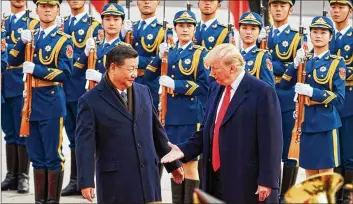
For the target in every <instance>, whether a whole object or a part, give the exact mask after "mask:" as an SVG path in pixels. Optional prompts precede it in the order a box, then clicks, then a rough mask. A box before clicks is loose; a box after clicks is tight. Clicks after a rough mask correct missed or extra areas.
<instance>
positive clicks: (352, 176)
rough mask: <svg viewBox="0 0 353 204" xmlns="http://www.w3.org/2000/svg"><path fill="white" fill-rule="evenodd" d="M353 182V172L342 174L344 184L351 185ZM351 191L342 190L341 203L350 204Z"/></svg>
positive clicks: (347, 171)
mask: <svg viewBox="0 0 353 204" xmlns="http://www.w3.org/2000/svg"><path fill="white" fill-rule="evenodd" d="M352 182H353V171H352V170H345V172H344V184H352ZM350 194H351V190H349V189H348V188H347V189H343V190H342V197H343V203H344V204H349V203H351V197H350Z"/></svg>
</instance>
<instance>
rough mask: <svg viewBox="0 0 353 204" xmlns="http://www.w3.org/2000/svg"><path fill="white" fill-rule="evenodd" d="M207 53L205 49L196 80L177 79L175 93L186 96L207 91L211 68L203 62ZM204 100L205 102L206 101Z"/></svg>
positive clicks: (200, 59) (198, 94)
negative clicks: (207, 67)
mask: <svg viewBox="0 0 353 204" xmlns="http://www.w3.org/2000/svg"><path fill="white" fill-rule="evenodd" d="M206 54H207V51H206V50H205V49H204V50H203V51H202V53H201V55H200V58H199V62H198V66H197V70H196V72H197V73H196V80H175V89H174V92H175V93H178V94H184V95H186V96H200V95H202V94H206V93H207V90H208V76H209V70H208V69H206V67H205V65H204V62H203V59H204V57H205V56H206ZM194 57H195V56H194ZM202 102H203V103H205V101H202Z"/></svg>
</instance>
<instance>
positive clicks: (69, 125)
mask: <svg viewBox="0 0 353 204" xmlns="http://www.w3.org/2000/svg"><path fill="white" fill-rule="evenodd" d="M77 103H78V101H73V102H67V103H66V109H67V115H66V117H65V131H66V134H67V137H68V138H69V141H70V144H69V147H70V149H72V148H75V130H76V118H77Z"/></svg>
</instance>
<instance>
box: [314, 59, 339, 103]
mask: <svg viewBox="0 0 353 204" xmlns="http://www.w3.org/2000/svg"><path fill="white" fill-rule="evenodd" d="M345 70H346V64H345V63H344V61H343V59H341V60H340V62H339V64H338V66H337V67H336V70H335V73H334V75H333V79H332V91H331V90H323V89H318V88H314V91H313V96H312V97H311V99H312V100H313V101H316V102H319V103H322V104H325V105H327V104H332V105H334V106H336V107H337V106H338V105H341V104H343V102H344V96H345V88H346V87H345V79H344V77H343V76H341V74H344V75H345V73H343V72H344V71H345Z"/></svg>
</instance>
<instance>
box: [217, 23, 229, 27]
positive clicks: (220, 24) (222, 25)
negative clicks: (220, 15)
mask: <svg viewBox="0 0 353 204" xmlns="http://www.w3.org/2000/svg"><path fill="white" fill-rule="evenodd" d="M218 25H219V26H221V27H224V28H227V27H228V26H226V25H224V24H222V23H218Z"/></svg>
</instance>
